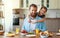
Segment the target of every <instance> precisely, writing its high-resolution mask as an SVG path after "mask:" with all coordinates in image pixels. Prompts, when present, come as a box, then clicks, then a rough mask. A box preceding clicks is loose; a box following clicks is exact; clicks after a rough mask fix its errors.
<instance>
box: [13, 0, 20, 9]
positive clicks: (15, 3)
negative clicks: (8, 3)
mask: <svg viewBox="0 0 60 38" xmlns="http://www.w3.org/2000/svg"><path fill="white" fill-rule="evenodd" d="M12 2H13V8H20V0H12Z"/></svg>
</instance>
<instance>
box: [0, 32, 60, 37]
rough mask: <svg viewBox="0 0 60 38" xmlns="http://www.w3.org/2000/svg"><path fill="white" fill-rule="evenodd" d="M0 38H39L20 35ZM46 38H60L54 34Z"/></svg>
mask: <svg viewBox="0 0 60 38" xmlns="http://www.w3.org/2000/svg"><path fill="white" fill-rule="evenodd" d="M0 38H40V37H39V36H35V37H27V36H22V35H20V34H19V35H15V36H14V37H7V36H4V35H0ZM48 38H60V36H57V35H56V33H54V35H53V36H52V37H48Z"/></svg>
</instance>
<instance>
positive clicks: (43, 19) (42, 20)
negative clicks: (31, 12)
mask: <svg viewBox="0 0 60 38" xmlns="http://www.w3.org/2000/svg"><path fill="white" fill-rule="evenodd" d="M45 20H46V18H42V19H41V20H36V22H44V21H45Z"/></svg>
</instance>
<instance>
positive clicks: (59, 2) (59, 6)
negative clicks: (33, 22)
mask: <svg viewBox="0 0 60 38" xmlns="http://www.w3.org/2000/svg"><path fill="white" fill-rule="evenodd" d="M57 1H58V4H57V6H58V9H60V0H57Z"/></svg>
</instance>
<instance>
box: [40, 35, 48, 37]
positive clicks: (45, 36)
mask: <svg viewBox="0 0 60 38" xmlns="http://www.w3.org/2000/svg"><path fill="white" fill-rule="evenodd" d="M40 38H48V36H47V35H40Z"/></svg>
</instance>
